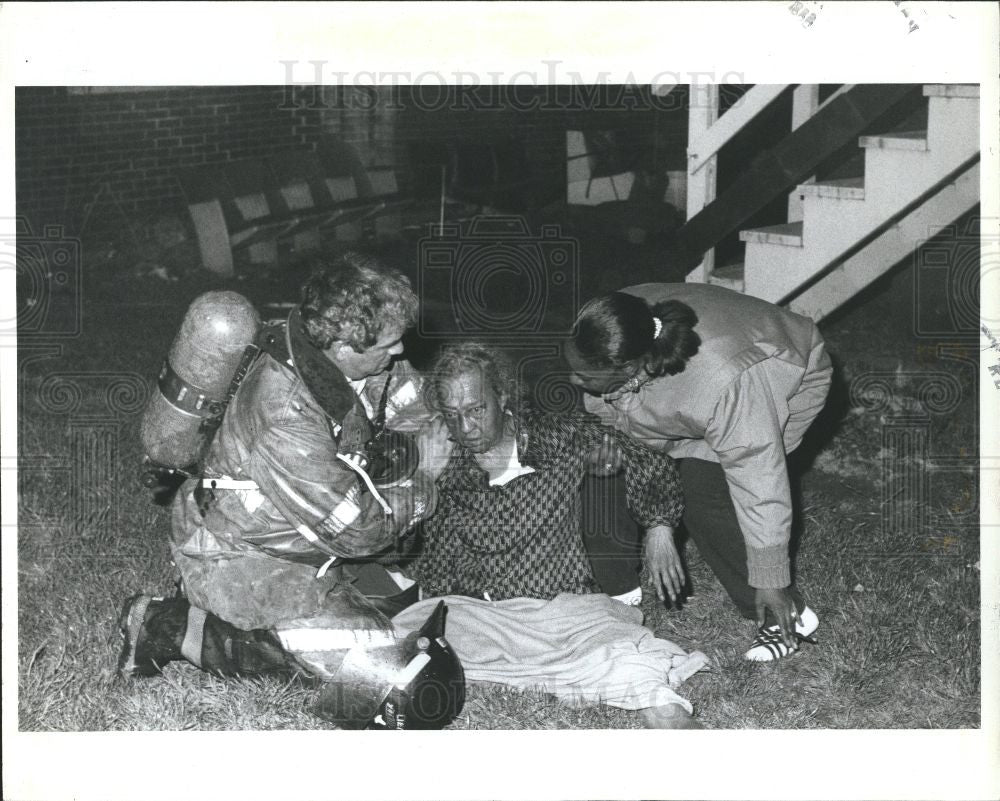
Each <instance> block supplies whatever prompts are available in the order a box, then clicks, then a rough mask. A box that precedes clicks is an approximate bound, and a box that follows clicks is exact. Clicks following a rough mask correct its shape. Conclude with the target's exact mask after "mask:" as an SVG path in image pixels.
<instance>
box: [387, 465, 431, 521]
mask: <svg viewBox="0 0 1000 801" xmlns="http://www.w3.org/2000/svg"><path fill="white" fill-rule="evenodd" d="M382 497H383V498H385V500H386V502H387V503H388V504H389V506H390V507H392V516H393V524H392V529H393V535H394V536H401V535H403V534H406V533H407V532H408V531H409V530H410V529H412V528H413V527H414V526H415V525H416V524H417V523H419V522H420V521H421V520H426V519H427V518H428V517H430V516H431V515H433V514H434V510H435V508H436V507H437V489H436V487H435V486H434V482H433V481H432V480H431V479H430V477H428V476H426V475H424V474H423V473H422V472H421V471H420V470H417V472H416V473H414V474H413V476H412V477H411V478H410V479H409V480H408V481H405V482H403V483H402V484H400V485H399V486H396V487H387V488H386V489H384V490H382Z"/></svg>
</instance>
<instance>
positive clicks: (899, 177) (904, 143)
mask: <svg viewBox="0 0 1000 801" xmlns="http://www.w3.org/2000/svg"><path fill="white" fill-rule="evenodd" d="M923 93H924V96H925V97H926V98H927V102H928V117H927V130H925V131H912V132H903V133H899V132H895V133H891V134H885V135H880V136H862V137H860V140H859V142H858V144H859V146H860V147H861V148H864V151H865V152H864V175H863V176H857V177H854V178H846V179H840V180H830V181H823V182H819V183H807V184H802V185H800V186H799V187H798V188H797V189H796V190H795V191H796V193H797V194H798V195H799V196H800V198H801V202H802V211H801V215H802V219H801V220H799V221H794V222H788V223H785V224H782V225H772V226H768V227H765V228H755V229H751V230H745V231H741V232H740V239H741V240H742V241H743V242H745V243H746V250H745V257H744V261H743V263H742V264H729V265H725V266H722V267H718V268H716V269H715V270H713V271H712V273H711V274H710V275H709V278H708V280H709V282H710V283H716V284H721V285H723V286H728V287H730V288H733V289H737V290H739V291H742V292H746V293H747V294H750V295H754V296H756V297H759V298H763V299H765V300H769V301H771V302H772V303H780V304H783V305H786V306H787V307H788V308H790V309H792V310H793V311H797V312H799V313H801V314H805V315H808V316H809V317H812V318H813V319H815V320H819V319H822V318H823V317H825V316H826V315H828V314H829V313H830V312H832V311H833V310H834V309H836V308H837V307H838V306H840V305H841V304H842V303H844V302H846V301H847V300H849V299H850V298H851V297H853V296H854V295H855V294H857V293H858V292H859V291H860V290H862V289H863V288H864V287H866V286H867V285H868V284H870V283H871V282H872V281H874V280H875V279H876V278H878V277H879V276H881V275H883V274H884V273H885V272H886V271H888V270H889V269H890V268H891V267H892V266H893V265H895V264H897V263H899V261H900V260H901V259H903V258H905V257H906V255H907V254H908V253H911V252H913V251H914V250H915V249H916V248H917V247H918V246H919V245H920V243H921V242H922V241H923V240H926V239H929V238H930V237H931V236H933V235H934V233H935V231H936V229H938V228H940V227H942V226H945V225H948V224H949V223H951V222H953V221H954V220H956V219H957V218H958V217H960V216H961V215H962V214H964V213H965V212H967V211H968V210H969V209H971V208H972V207H974V206H975V205H976V203H978V202H979V163H978V160H975V156H976V155H977V154H978V152H979V128H980V126H979V87H978V86H975V85H966V84H947V85H942V84H933V85H927V86H925V87H924V90H923Z"/></svg>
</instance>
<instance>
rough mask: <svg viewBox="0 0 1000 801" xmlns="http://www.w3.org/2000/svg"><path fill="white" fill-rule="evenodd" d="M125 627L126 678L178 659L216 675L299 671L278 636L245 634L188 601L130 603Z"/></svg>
mask: <svg viewBox="0 0 1000 801" xmlns="http://www.w3.org/2000/svg"><path fill="white" fill-rule="evenodd" d="M120 628H121V632H122V635H123V637H124V639H125V644H124V645H123V646H122V653H121V657H120V658H119V660H118V672H119V673H120V674H121V675H122V676H123V677H125V678H129V677H132V676H155V675H157V674H158V673H160V670H161V669H162V667H163V665H165V664H166V663H167V662H171V661H175V660H179V659H186V660H187V661H188V662H191V663H192V664H193V665H195V666H197V667H199V668H201V669H202V670H205V671H208V672H209V673H213V674H215V675H216V676H249V675H261V674H265V673H270V674H274V673H281V674H288V675H290V674H292V673H294V672H296V668H295V666H294V664H293V663H292V662H291V661H290V659H289V658H288V657H287V656H286V654H285V651H284V649H283V648H282V647H281V642H280V641H279V640H278V637H277V636H276V635H275V634H274V633H273V632H271V631H268V630H265V629H255V630H253V631H243V630H242V629H238V628H236V627H235V626H233V625H231V624H229V623H226V622H225V621H224V620H221V619H220V618H218V617H216V616H215V615H212V614H209V613H208V612H206V611H204V610H203V609H199V608H198V607H196V606H191V604H190V603H188V601H187V599H186V598H180V597H179V598H167V599H158V598H150V597H149V596H148V595H136V596H133V597H132V598H130V599H129V600H128V601H127V602H126V603H125V608H124V609H123V611H122V616H121V622H120Z"/></svg>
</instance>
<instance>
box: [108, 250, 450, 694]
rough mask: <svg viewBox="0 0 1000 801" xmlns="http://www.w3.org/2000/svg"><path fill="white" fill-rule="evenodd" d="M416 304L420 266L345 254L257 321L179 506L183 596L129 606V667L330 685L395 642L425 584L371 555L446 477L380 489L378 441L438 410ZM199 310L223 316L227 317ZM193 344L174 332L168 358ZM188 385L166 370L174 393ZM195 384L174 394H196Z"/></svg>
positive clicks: (388, 544) (423, 513) (414, 431)
mask: <svg viewBox="0 0 1000 801" xmlns="http://www.w3.org/2000/svg"><path fill="white" fill-rule="evenodd" d="M218 294H222V293H218ZM228 294H230V295H231V294H233V293H228ZM229 305H230V307H231V306H232V304H231V303H230V304H229ZM416 313H417V297H416V295H415V294H414V292H413V290H412V289H411V287H410V284H409V281H408V280H407V279H406V278H405V277H403V276H402V275H401V274H399V273H396V272H392V271H389V270H387V269H385V268H384V267H382V266H381V265H380V264H379V263H378V262H377V261H375V260H374V259H373V258H371V257H369V256H366V255H363V254H360V253H347V254H344V255H342V256H340V257H338V258H337V259H335V260H329V261H324V262H323V263H321V264H320V265H319V267H318V269H317V270H316V271H315V272H314V274H313V275H312V277H311V278H310V279H309V280H308V282H307V283H306V284H305V286H304V287H303V290H302V301H301V303H300V304H299V305H298V306H297V307H296V308H294V309H293V310H292V311H291V313H290V315H289V317H288V318H287V320H285V321H282V322H280V323H278V324H273V325H270V326H265V327H264V328H263V329H262V330H261V331H260V333H259V335H258V336H257V337H256V343H257V346H258V347H259V350H260V352H259V354H257V355H256V357H255V359H254V360H253V361H252V363H250V364H249V366H248V367H246V369H245V370H244V372H245V375H243V376H240V378H241V381H240V383H239V387H238V390H237V391H236V392H235V393H234V394H233V395H232V397H231V399H228V406H227V407H226V409H225V413H224V415H223V416H222V418H221V423H220V424H219V425H218V430H217V431H216V432H215V435H214V438H213V439H212V441H211V444H210V446H209V447H208V450H207V454H206V455H205V456H204V458H203V460H202V465H201V467H202V470H201V474H200V475H198V476H195V477H192V478H190V479H188V480H187V481H186V482H185V483H184V485H183V486H182V487H181V488H180V490H179V492H178V494H177V496H176V498H175V500H174V503H173V508H172V520H171V542H170V550H171V555H172V558H173V562H174V564H175V565H176V568H177V573H178V574H179V580H180V582H179V586H180V587H181V588H182V592H180V593H178V595H177V597H174V598H163V599H160V598H152V597H150V596H148V595H137V596H134V597H132V598H130V599H129V600H128V601H127V603H126V604H125V608H124V610H123V612H122V617H121V629H122V633H123V636H124V638H125V644H124V647H123V651H122V654H121V658H120V663H119V669H120V672H121V673H122V675H124V676H140V675H155V674H157V673H159V671H160V669H161V668H162V667H163V665H164V664H165V663H167V662H169V661H172V660H179V659H186V660H187V661H189V662H191V663H193V664H195V665H197V666H198V667H200V668H203V669H205V670H208V671H211V672H213V673H215V674H217V675H245V674H255V673H268V672H279V673H286V672H293V671H299V672H305V673H306V674H308V675H310V676H314V677H318V678H320V679H327V680H329V679H334V678H335V677H336V675H337V671H338V669H339V667H340V665H341V662H342V661H343V657H344V654H345V653H346V652H347V650H348V649H350V648H352V647H354V646H355V645H357V644H358V643H361V644H363V645H368V646H371V647H373V648H377V647H380V646H386V647H390V646H392V645H393V643H394V641H395V634H394V632H393V631H392V626H391V623H390V622H389V618H390V617H391V616H392V615H393V614H395V613H396V612H397V611H399V610H400V609H402V608H405V607H406V606H407V605H409V604H410V603H413V602H414V601H416V600H417V595H418V588H417V587H416V586H415V585H414V584H413V583H412V582H408V581H407V580H406V579H405V578H403V576H402V575H401V574H398V573H395V572H393V571H392V570H391V569H386V568H384V567H382V566H381V565H380V564H377V563H376V562H374V561H372V560H371V559H368V557H372V556H373V555H377V554H380V553H384V552H386V551H387V549H388V550H391V549H392V548H393V546H394V545H395V544H396V543H397V540H398V539H399V538H401V537H403V536H404V535H406V534H407V532H409V531H410V530H411V529H412V527H413V526H414V525H415V524H416V523H417V522H419V521H420V520H422V519H423V518H425V517H427V516H428V515H430V514H431V513H432V511H433V509H434V506H435V490H434V483H433V481H434V476H433V474H432V473H431V472H428V471H426V470H424V469H419V468H418V469H416V470H415V471H412V474H409V475H402V476H395V477H393V476H388V477H387V476H382V479H383V480H382V481H381V482H380V483H379V485H376V483H375V482H373V480H372V474H373V470H372V463H373V462H377V461H378V458H377V457H376V456H373V454H371V453H369V452H366V451H367V450H368V449H370V448H371V446H372V443H375V442H383V441H385V440H386V439H391V437H389V436H388V432H390V431H396V432H410V433H411V435H412V436H414V437H415V438H416V439H417V441H418V442H419V437H420V436H421V435H420V433H419V431H420V427H421V426H422V425H424V424H425V423H426V422H427V419H428V418H427V415H426V414H425V413H424V410H423V406H422V404H421V401H420V399H421V391H420V390H421V387H420V384H419V377H418V376H417V374H416V373H415V371H414V370H413V369H412V368H411V367H410V365H409V364H408V363H407V362H406V361H404V360H402V359H401V358H400V357H401V355H402V351H403V346H402V343H401V339H402V337H403V334H404V333H405V332H406V330H407V329H408V328H409V327H411V326H412V325H413V323H414V322H415V320H416ZM231 316H232V315H231V314H230V317H231ZM201 317H203V318H204V319H205V320H207V321H208V325H209V327H211V323H212V315H211V314H210V313H207V312H206V313H203V314H201ZM216 322H218V321H216ZM216 327H218V326H216ZM185 330H186V326H185V327H182V332H181V334H179V337H180V336H181V335H183V334H184V331H185ZM192 338H193V339H198V337H194V336H193V337H192ZM189 344H190V343H189ZM241 349H242V348H241ZM190 351H191V347H188V348H186V349H185V348H184V347H179V346H178V344H177V343H176V342H175V346H174V348H173V349H172V350H171V354H176V353H178V352H185V353H186V352H190ZM174 368H176V370H175V369H174ZM185 370H187V371H188V373H190V365H173V366H170V367H168V366H165V368H164V374H167V373H169V374H171V375H173V374H175V373H176V374H178V375H180V374H184V373H185ZM183 383H184V382H183V381H181V380H180V379H174V382H173V384H171V383H170V381H166V382H165V380H164V379H163V375H162V374H161V382H160V386H161V390H164V388H167V389H168V390H169V389H170V388H171V387H173V388H176V386H178V385H181V384H183ZM185 387H186V390H191V391H186V390H184V391H181V392H177V393H176V396H184V397H188V398H190V397H191V395H192V394H197V392H196V389H197V388H195V389H191V387H189V386H187V385H185ZM176 396H175V397H174V400H175V399H176ZM158 402H159V401H158ZM159 403H160V405H159V406H157V407H155V409H154V406H153V405H152V404H151V406H150V407H149V410H148V411H147V419H146V420H144V421H143V430H144V432H149V431H151V432H154V434H152V435H150V436H148V437H147V436H145V434H144V442H145V444H146V445H147V451H148V450H150V445H155V444H156V443H155V440H156V437H155V431H156V430H161V431H163V432H166V433H164V436H165V437H166V436H169V432H170V431H171V430H172V426H171V425H170V424H168V423H167V421H166V418H165V417H164V420H163V424H162V425H161V424H159V423H158V421H159V418H158V417H155V416H156V415H159V414H160V413H161V412H160V411H157V410H159V409H162V408H163V407H164V404H163V403H162V402H159ZM175 412H176V413H175V414H174V418H172V419H176V420H179V419H180V418H179V417H178V416H177V414H179V411H178V410H175ZM173 428H176V426H173ZM404 441H405V440H404ZM153 450H156V448H155V447H154V448H153ZM161 450H162V448H161ZM417 450H419V448H418V449H417ZM411 451H412V449H411ZM405 456H406V452H405V451H404V457H405ZM399 461H402V462H406V461H407V458H402V457H401V458H400V459H388V460H385V459H382V462H383V467H384V466H385V464H384V463H386V462H388V463H390V464H396V463H398V462H399ZM409 467H410V468H411V470H412V468H413V467H414V465H412V464H411V465H409ZM366 468H367V470H366ZM380 561H385V560H380Z"/></svg>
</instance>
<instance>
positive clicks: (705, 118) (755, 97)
mask: <svg viewBox="0 0 1000 801" xmlns="http://www.w3.org/2000/svg"><path fill="white" fill-rule="evenodd" d="M789 86H792V84H755V85H754V86H752V87H751V88H750V90H749V91H747V93H746V94H744V95H743V96H742V97H741V98H740V99H739V100H738V101H737V102H736V103H735V104H734V105H733V106H732V107H731V108H729V109H728V110H727V111H726V112H725V114H723V115H722V116H719V85H718V84H692V85H691V89H690V97H689V105H688V149H687V156H688V163H687V219H688V220H690V219H691V218H692V217H694V216H695V215H696V214H698V213H699V212H700V211H701V210H702V209H703V208H705V206H707V205H708V204H709V203H711V202H712V201H713V200H715V195H716V189H717V171H716V170H717V161H718V154H719V151H720V150H721V149H722V148H723V146H725V144H726V143H727V142H729V141H730V140H731V139H732V138H733V137H734V136H736V134H738V133H739V132H740V131H742V130H743V129H744V128H745V127H746V126H747V124H748V123H749V122H750V121H751V120H753V119H754V117H756V116H757V115H758V114H760V113H761V112H762V111H764V109H766V108H767V107H768V106H770V105H771V103H773V102H774V101H775V100H777V98H778V97H779V96H780V95H781V94H782V92H784V91H785V90H786V89H788V87H789ZM853 86H854V84H842V85H841V86H840V87H838V88H837V90H836V91H835V92H834V93H833V94H831V95H830V96H829V97H828V98H826V99H825V100H824V101H823V102H822V103H820V102H819V84H798V85H796V86H795V89H794V90H793V94H792V124H791V130H793V131H794V130H795V129H796V128H798V127H799V126H801V125H802V124H803V123H804V122H805V121H806V120H808V119H809V118H810V117H812V116H813V115H814V114H815V113H816V112H817V111H819V110H820V109H822V108H823V107H825V106H826V105H827V104H828V103H830V102H831V101H832V100H833V99H834V98H836V97H839V96H840V95H842V94H843V93H844V92H847V91H849V90H850V89H851V88H852V87H853ZM809 180H810V181H811V180H813V179H809ZM788 204H789V207H788V208H789V218H788V219H789V221H793V220H799V219H801V218H802V211H801V201H800V200H799V198H798V196H797V194H796V193H795V192H792V193H791V194H790V195H789V200H788ZM714 268H715V248H710V249H709V250H707V251H706V252H705V254H704V256H703V258H702V260H701V262H700V264H698V266H697V267H695V268H694V269H693V270H692V271H691V272H690V273H688V275H687V280H688V281H695V282H701V283H704V282H706V281H708V277H709V275H711V273H712V270H713V269H714Z"/></svg>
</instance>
